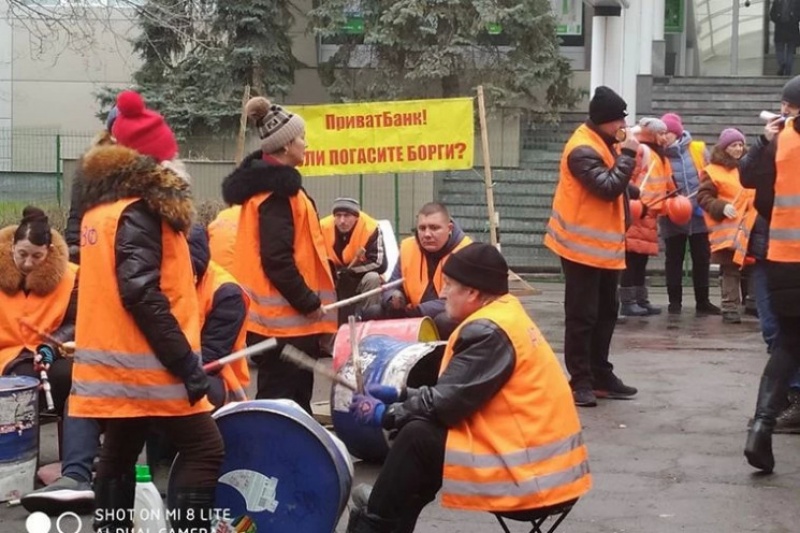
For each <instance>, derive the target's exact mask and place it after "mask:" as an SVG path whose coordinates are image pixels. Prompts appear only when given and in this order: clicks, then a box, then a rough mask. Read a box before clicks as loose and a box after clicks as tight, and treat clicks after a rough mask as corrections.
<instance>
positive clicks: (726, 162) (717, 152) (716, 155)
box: [711, 146, 739, 169]
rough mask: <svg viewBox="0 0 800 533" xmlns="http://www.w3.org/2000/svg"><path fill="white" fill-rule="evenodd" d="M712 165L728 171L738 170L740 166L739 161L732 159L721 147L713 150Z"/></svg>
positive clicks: (715, 147)
mask: <svg viewBox="0 0 800 533" xmlns="http://www.w3.org/2000/svg"><path fill="white" fill-rule="evenodd" d="M711 163H712V164H714V165H720V166H723V167H725V168H727V169H732V168H737V167H738V166H739V161H737V160H736V159H734V158H732V157H731V156H730V154H728V152H726V151H725V150H723V149H722V148H720V147H719V146H714V149H713V150H711Z"/></svg>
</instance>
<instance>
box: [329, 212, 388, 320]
mask: <svg viewBox="0 0 800 533" xmlns="http://www.w3.org/2000/svg"><path fill="white" fill-rule="evenodd" d="M331 211H332V214H331V215H328V216H327V217H325V218H323V219H322V220H320V222H319V225H320V227H321V228H322V236H323V237H324V238H325V249H326V251H327V252H328V259H330V261H331V263H333V266H334V270H335V272H336V298H337V299H339V300H344V299H345V298H350V297H351V296H355V295H356V294H361V293H363V292H367V291H369V290H372V289H376V288H378V287H380V286H381V274H383V273H384V272H385V271H386V265H387V258H386V253H385V252H384V246H383V234H382V233H381V228H380V226H379V225H378V221H377V220H375V219H374V218H372V217H371V216H369V215H368V214H366V213H364V212H363V211H362V210H361V204H359V203H358V200H355V199H354V198H337V199H336V200H334V202H333V208H332V210H331ZM380 302H381V297H380V295H375V296H374V297H371V298H367V299H366V300H363V301H362V302H360V303H358V304H355V305H352V306H347V307H343V308H341V309H339V324H342V323H344V322H347V317H348V316H349V315H351V314H353V313H354V312H356V311H358V310H360V309H363V308H364V307H367V306H369V305H376V304H380Z"/></svg>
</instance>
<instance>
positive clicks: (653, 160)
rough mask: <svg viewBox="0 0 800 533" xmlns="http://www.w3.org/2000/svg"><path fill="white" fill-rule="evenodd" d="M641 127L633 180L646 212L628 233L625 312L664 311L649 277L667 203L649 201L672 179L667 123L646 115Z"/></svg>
mask: <svg viewBox="0 0 800 533" xmlns="http://www.w3.org/2000/svg"><path fill="white" fill-rule="evenodd" d="M637 130H638V131H637V132H636V133H635V135H636V138H637V139H638V140H639V142H640V143H641V145H640V146H639V154H641V155H640V156H638V157H637V158H636V159H637V163H638V164H637V171H636V173H635V174H634V176H633V178H631V183H632V184H633V185H635V186H637V187H639V195H640V196H639V200H640V201H641V203H642V214H641V216H640V217H638V218H635V219H633V220H631V225H630V227H629V228H628V231H627V232H626V233H625V271H624V272H623V273H622V275H621V276H620V280H619V300H620V311H619V314H620V315H623V316H647V315H658V314H660V313H661V308H659V307H656V306H654V305H652V304H651V303H650V299H649V296H648V292H647V286H646V285H645V278H646V272H647V262H648V260H649V259H650V256H655V255H658V224H657V222H656V218H657V217H658V215H659V214H660V213H661V210H662V209H663V207H662V206H663V203H656V204H654V205H653V207H647V206H646V205H645V204H647V203H651V202H653V201H654V200H656V199H657V198H660V197H661V196H663V194H664V192H665V190H666V187H667V181H668V180H669V179H670V170H669V164H668V163H667V161H666V156H665V155H664V145H665V144H666V139H665V135H666V133H667V126H666V124H664V123H663V122H662V121H661V120H659V119H657V118H652V117H645V118H643V119H642V120H640V121H639V126H638V128H637ZM645 179H646V180H647V181H646V182H645ZM643 183H644V186H643V187H642V184H643Z"/></svg>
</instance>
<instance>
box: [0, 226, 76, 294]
mask: <svg viewBox="0 0 800 533" xmlns="http://www.w3.org/2000/svg"><path fill="white" fill-rule="evenodd" d="M17 227H18V226H16V225H15V226H8V227H5V228H3V229H0V291H3V292H4V293H6V294H8V295H13V294H16V293H17V292H19V290H20V289H25V290H27V291H30V292H32V293H33V294H35V295H37V296H46V295H48V294H50V293H51V292H53V291H54V290H55V289H56V287H58V284H59V283H60V282H61V278H62V277H64V274H65V273H66V271H67V265H68V263H69V252H68V251H67V243H66V242H65V241H64V238H63V237H62V236H61V234H60V233H58V232H57V231H54V230H50V233H51V235H52V236H53V245H52V247H51V248H50V252H49V253H48V254H47V257H45V259H44V262H42V264H41V265H39V267H38V268H37V269H36V270H34V271H33V272H31V273H30V274H28V275H27V276H23V275H22V272H20V271H19V269H18V268H17V265H16V264H15V263H14V256H13V255H12V254H11V246H12V244H13V242H14V232H15V231H17Z"/></svg>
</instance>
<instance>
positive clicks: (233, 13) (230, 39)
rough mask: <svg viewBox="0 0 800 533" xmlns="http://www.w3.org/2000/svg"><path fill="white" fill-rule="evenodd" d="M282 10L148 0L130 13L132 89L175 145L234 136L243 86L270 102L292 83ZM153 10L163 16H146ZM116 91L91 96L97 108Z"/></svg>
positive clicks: (234, 0)
mask: <svg viewBox="0 0 800 533" xmlns="http://www.w3.org/2000/svg"><path fill="white" fill-rule="evenodd" d="M288 7H289V3H288V2H286V1H283V0H282V1H279V2H275V1H274V0H226V1H225V2H216V1H213V0H191V1H186V0H147V1H146V2H145V4H144V5H143V8H142V9H141V10H139V11H138V12H137V22H138V25H139V29H140V30H141V34H140V35H139V37H138V38H137V39H136V40H135V41H134V50H135V51H136V53H137V54H138V55H139V56H140V57H141V59H142V65H141V67H140V68H139V70H137V71H136V72H135V73H134V74H133V81H134V85H135V88H136V89H137V90H139V91H141V93H142V95H143V96H144V98H145V101H146V102H147V103H148V105H149V106H151V107H153V108H154V109H157V110H158V111H159V112H160V113H162V114H163V115H164V116H165V117H167V119H168V121H169V124H170V126H171V127H172V129H173V130H174V131H175V134H176V136H178V138H180V139H185V138H188V137H190V136H215V135H220V136H228V137H229V136H232V135H234V134H235V132H236V130H237V128H238V125H239V117H240V113H241V99H242V91H243V89H244V86H245V85H250V86H251V94H253V95H257V94H261V95H267V96H270V97H273V96H283V95H286V94H287V93H288V92H289V89H290V88H291V86H292V84H293V82H294V69H295V67H296V66H297V60H296V59H295V58H294V56H293V55H292V52H291V39H290V37H289V28H290V27H291V25H292V23H293V20H292V16H291V13H290V12H289V9H288ZM159 12H162V13H169V14H170V16H166V17H163V18H161V17H154V16H152V14H153V13H159ZM117 92H119V89H112V88H104V89H103V90H102V91H101V92H100V93H99V94H98V99H99V100H100V102H101V103H102V104H103V106H104V108H106V109H107V108H109V107H110V106H111V105H113V102H114V99H115V97H116V94H117Z"/></svg>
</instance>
